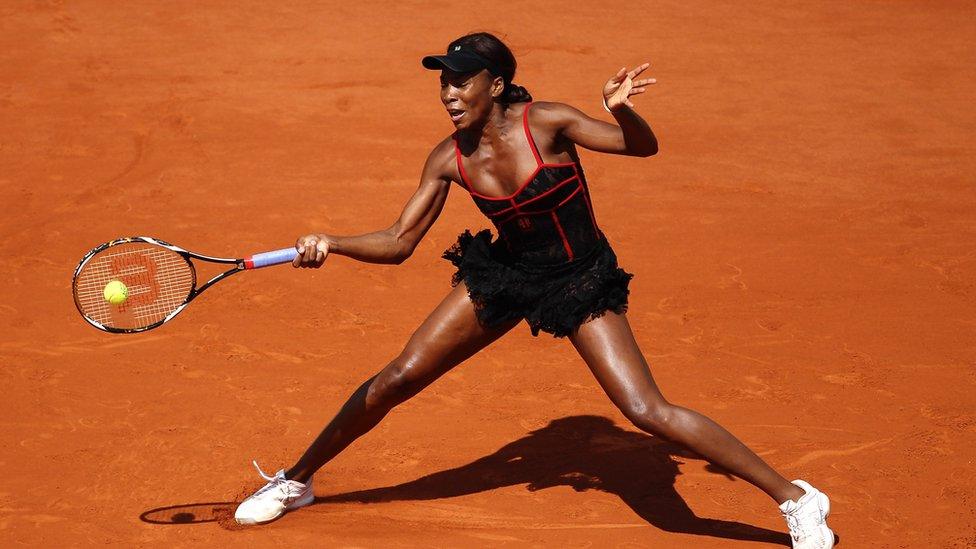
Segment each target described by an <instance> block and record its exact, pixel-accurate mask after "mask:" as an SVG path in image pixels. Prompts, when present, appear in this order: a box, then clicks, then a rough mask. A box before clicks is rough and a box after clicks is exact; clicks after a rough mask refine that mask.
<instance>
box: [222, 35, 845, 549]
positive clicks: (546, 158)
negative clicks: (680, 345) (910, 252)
mask: <svg viewBox="0 0 976 549" xmlns="http://www.w3.org/2000/svg"><path fill="white" fill-rule="evenodd" d="M423 66H424V67H426V68H428V69H431V70H439V71H440V100H441V103H442V104H443V105H444V108H445V109H446V111H447V114H448V115H449V116H450V118H451V121H452V122H453V124H454V127H455V128H456V131H455V132H454V133H453V134H451V135H450V136H448V137H447V138H445V139H444V140H443V141H441V142H440V143H439V144H438V145H437V146H436V147H434V150H433V151H432V152H431V153H430V156H429V157H428V158H427V162H426V164H425V166H424V170H423V175H422V176H421V180H420V186H419V188H418V189H417V191H416V192H415V193H414V195H413V196H412V197H411V198H410V199H409V201H408V202H407V203H406V205H405V206H404V208H403V211H402V213H401V214H400V217H399V219H397V221H396V222H395V223H394V224H393V225H392V226H390V227H389V228H388V229H384V230H381V231H376V232H372V233H368V234H363V235H359V236H335V235H331V234H310V235H306V236H302V237H300V238H299V239H298V241H297V243H296V249H297V250H298V252H299V255H298V257H297V258H296V259H295V261H294V266H295V267H311V268H317V267H320V266H321V265H322V264H323V262H324V261H325V259H326V257H327V256H328V255H329V254H340V255H345V256H348V257H351V258H353V259H357V260H359V261H365V262H370V263H401V262H403V261H404V260H405V259H407V258H408V257H410V255H411V254H412V253H413V251H414V249H415V248H416V246H417V244H418V243H419V242H420V240H421V239H422V238H423V236H424V234H425V233H426V232H427V230H428V229H430V227H431V225H432V224H433V223H434V221H435V220H436V219H437V217H438V215H439V214H440V212H441V209H442V207H443V206H444V201H445V200H446V199H447V194H448V190H449V189H450V187H451V185H453V184H458V185H460V186H461V187H463V188H464V189H465V190H466V191H467V192H468V193H469V194H470V195H471V197H472V199H473V200H474V201H475V203H476V204H477V206H478V208H479V209H480V210H481V211H482V212H483V213H484V214H485V215H486V216H487V217H488V218H489V219H490V220H491V221H492V224H493V225H494V226H495V229H496V231H497V234H498V237H497V238H496V239H493V238H492V235H491V233H490V232H489V231H488V230H484V231H481V232H479V233H477V234H474V235H472V234H471V233H470V232H468V231H465V232H464V233H463V234H461V235H460V237H459V238H458V241H457V243H456V244H455V245H454V246H453V247H451V248H450V249H449V250H447V252H445V254H444V257H445V258H446V259H448V260H450V261H451V262H452V263H453V264H454V265H455V266H456V267H457V272H456V274H455V275H454V277H453V280H452V283H453V286H454V289H453V291H451V292H450V293H448V295H447V297H446V298H444V300H443V301H442V302H441V303H440V304H439V305H438V306H437V308H435V309H434V311H433V312H432V313H431V314H430V316H428V317H427V319H426V320H425V321H424V322H423V323H422V324H421V325H420V327H419V328H418V329H417V330H416V331H415V332H414V333H413V335H412V336H411V337H410V340H409V341H408V342H407V344H406V345H405V346H404V348H403V350H402V351H401V352H400V354H399V355H398V356H397V357H396V358H394V359H393V360H391V361H390V363H389V364H387V365H386V366H385V367H384V368H383V369H382V370H380V371H379V373H377V374H376V375H375V376H373V377H371V378H370V379H368V380H366V382H365V383H363V384H362V385H361V386H360V387H359V389H358V390H356V391H355V392H354V393H353V394H352V396H351V397H350V398H349V400H348V401H347V402H346V403H345V405H344V406H343V407H342V409H341V410H340V411H339V413H338V414H337V415H336V416H335V418H333V419H332V421H331V422H330V423H329V424H328V425H326V427H325V429H324V430H323V431H322V433H321V434H320V435H319V436H318V438H316V439H315V441H313V442H312V445H311V446H310V447H309V448H308V449H307V450H306V451H305V454H304V455H303V456H302V457H301V458H300V459H299V460H298V461H297V462H296V463H295V464H294V465H293V466H292V467H291V468H289V469H288V470H281V471H278V472H277V474H275V475H274V476H269V475H266V474H265V473H264V472H262V471H261V470H260V468H258V472H259V473H260V474H261V476H262V477H264V478H265V480H267V481H268V482H267V484H266V485H265V486H264V487H263V488H261V489H260V490H258V491H257V492H256V493H255V494H254V495H252V496H251V497H249V498H248V499H247V500H245V501H244V502H243V503H241V504H240V506H239V507H238V508H237V511H236V513H235V517H236V519H237V521H238V522H240V523H242V524H257V523H264V522H268V521H271V520H274V519H276V518H278V517H280V516H281V515H282V514H283V513H285V512H286V511H288V510H292V509H297V508H299V507H302V506H304V505H308V504H310V503H311V502H312V501H313V499H314V496H313V492H312V475H313V474H314V473H315V472H316V471H317V470H318V469H319V468H320V467H322V466H323V465H324V464H326V463H328V462H329V460H331V459H332V458H334V457H335V456H336V455H337V454H338V453H339V452H341V451H342V450H343V449H344V448H346V447H347V446H348V445H349V444H350V443H351V442H352V441H354V440H356V439H357V438H358V437H360V436H361V435H363V434H365V433H367V432H368V431H369V430H370V429H372V428H373V427H374V426H376V425H377V424H378V423H379V422H380V420H381V419H383V417H384V416H386V414H387V413H389V412H390V410H392V409H393V408H394V407H395V406H396V405H398V404H400V403H402V402H404V401H406V400H407V399H409V398H410V397H412V396H414V395H416V394H417V393H418V392H420V391H421V390H422V389H424V388H425V387H427V386H428V385H430V384H431V383H432V382H433V381H434V380H436V379H437V378H439V377H440V376H441V375H443V374H444V373H446V372H447V371H449V370H451V369H452V368H454V367H455V366H457V365H458V364H460V363H461V362H463V361H464V360H465V359H467V358H468V357H470V356H472V355H474V354H475V353H477V352H478V351H480V350H481V349H483V348H485V347H486V346H487V345H489V344H490V343H492V342H493V341H495V340H496V339H498V338H499V337H501V336H502V335H504V334H505V333H506V332H508V331H509V330H511V329H512V328H513V327H514V326H516V325H517V324H518V323H519V322H521V321H523V320H524V321H525V322H526V323H527V324H528V326H529V328H530V329H531V331H532V334H533V335H538V333H539V332H540V331H542V332H547V333H550V334H552V335H553V336H555V337H568V338H569V340H570V342H572V344H573V346H574V347H575V348H576V350H577V351H578V352H579V354H580V356H581V357H582V358H583V360H584V361H585V362H586V364H587V365H588V366H589V368H590V370H591V371H592V372H593V374H594V375H595V376H596V379H597V381H598V382H599V383H600V385H601V386H602V387H603V389H604V391H606V393H607V395H608V396H609V397H610V400H611V401H612V402H613V403H614V404H615V405H616V406H617V407H618V408H619V409H620V411H621V412H623V414H624V415H625V416H626V417H627V418H628V419H629V420H630V421H632V422H633V423H634V425H636V426H637V427H638V428H639V429H641V430H643V431H645V432H648V433H651V434H654V435H656V436H660V437H663V438H666V439H668V440H671V441H674V442H676V443H679V444H681V445H684V446H686V447H687V448H689V449H691V450H692V451H694V452H695V453H697V454H699V455H701V456H703V457H704V458H706V459H707V460H709V461H710V462H712V463H714V464H716V465H719V466H721V467H723V468H724V469H726V470H728V471H730V472H732V473H733V474H735V475H736V476H738V477H740V478H742V479H745V480H746V481H748V482H750V483H752V484H753V485H755V486H756V487H758V488H759V489H760V490H762V491H763V492H765V493H766V494H767V495H769V496H770V497H771V498H772V499H773V500H774V501H775V502H776V503H777V504H778V505H779V509H780V511H781V513H782V514H783V516H784V517H785V518H786V522H787V525H788V527H789V530H790V534H791V535H792V538H793V547H796V548H800V547H802V548H807V549H812V548H817V549H826V548H830V547H832V546H833V544H834V535H833V533H832V532H831V530H830V528H828V526H827V524H826V518H827V515H828V513H829V510H830V504H829V500H828V498H827V496H826V495H825V494H824V493H822V492H820V491H819V490H817V489H816V488H814V487H813V486H811V485H810V484H808V483H807V482H804V481H802V480H794V481H793V482H789V481H787V480H786V479H785V478H783V476H782V475H780V474H779V473H777V472H776V471H775V470H773V468H772V467H770V466H769V465H768V464H767V463H766V462H764V461H763V460H762V459H761V458H760V457H759V456H757V455H756V454H755V453H754V452H753V451H751V450H750V449H749V448H747V447H746V446H745V445H744V444H743V443H742V442H740V441H739V440H738V439H736V438H735V437H734V436H733V435H732V434H731V433H729V432H728V431H726V430H725V429H723V428H722V427H721V426H720V425H718V424H717V423H715V422H714V421H712V420H711V419H709V418H707V417H705V416H703V415H701V414H699V413H698V412H695V411H692V410H689V409H687V408H682V407H680V406H676V405H674V404H671V403H670V402H668V401H667V400H665V398H664V396H663V395H662V394H661V391H660V390H659V389H658V387H657V385H656V384H655V383H654V379H653V378H652V377H651V372H650V369H649V368H648V365H647V362H646V361H645V359H644V356H643V355H642V354H641V350H640V349H639V348H638V345H637V342H636V341H635V339H634V334H633V333H632V331H631V328H630V325H629V324H628V321H627V316H626V314H625V313H626V308H627V295H628V289H627V287H628V283H629V282H630V279H631V276H632V275H630V274H629V273H627V272H626V271H624V270H623V269H621V268H620V267H619V266H618V265H617V258H616V256H615V255H614V252H613V249H612V248H611V246H610V243H609V242H608V241H607V238H606V236H605V235H604V234H603V232H602V231H601V230H600V227H599V225H598V224H597V220H596V217H595V216H594V214H593V207H592V202H591V200H590V194H589V191H588V189H587V182H586V178H585V176H584V174H583V169H582V167H581V166H580V160H579V156H578V154H577V147H583V148H585V149H589V150H593V151H598V152H604V153H611V154H623V155H630V156H641V157H648V156H651V155H653V154H655V153H656V152H657V150H658V144H657V139H656V138H655V136H654V133H653V132H652V131H651V128H650V127H649V126H648V124H647V122H645V121H644V119H643V118H641V117H640V115H638V114H637V112H635V110H634V104H633V103H632V98H633V97H634V96H636V95H639V94H642V93H644V92H645V90H646V89H647V87H648V86H650V85H652V84H654V82H655V81H654V79H651V78H639V77H640V75H641V74H642V73H643V72H644V71H645V70H646V69H647V68H648V65H647V64H643V65H640V66H639V67H636V68H634V69H633V70H630V71H627V70H626V69H620V70H619V71H618V72H617V73H616V74H615V75H614V76H613V77H611V78H610V80H608V81H607V83H606V84H605V85H604V87H603V100H604V107H605V108H606V109H607V110H608V111H609V112H610V113H611V114H612V116H613V118H614V120H615V121H616V124H610V123H607V122H602V121H600V120H596V119H593V118H590V117H589V116H587V115H585V114H583V113H582V112H580V111H579V110H577V109H575V108H573V107H570V106H568V105H564V104H560V103H548V102H547V103H543V102H539V103H533V102H532V98H531V96H530V95H529V92H528V91H526V89H525V88H523V87H521V86H517V85H515V84H513V83H512V78H513V77H514V75H515V67H516V62H515V57H514V56H513V55H512V52H511V51H510V50H509V49H508V47H506V46H505V45H504V44H503V43H502V42H501V41H500V40H499V39H498V38H496V37H494V36H492V35H490V34H487V33H476V34H470V35H467V36H463V37H461V38H458V39H457V40H455V41H453V42H451V44H450V45H449V46H448V48H447V53H446V54H445V55H434V56H428V57H425V58H424V59H423ZM255 466H257V463H255Z"/></svg>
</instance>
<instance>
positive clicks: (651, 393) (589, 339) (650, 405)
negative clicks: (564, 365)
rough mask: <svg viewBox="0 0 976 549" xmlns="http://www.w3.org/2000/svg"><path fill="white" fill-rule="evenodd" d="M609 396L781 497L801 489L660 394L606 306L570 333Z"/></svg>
mask: <svg viewBox="0 0 976 549" xmlns="http://www.w3.org/2000/svg"><path fill="white" fill-rule="evenodd" d="M570 340H571V341H572V342H573V345H574V346H575V347H576V350H577V351H579V354H580V356H581V357H583V360H585V361H586V364H587V366H589V367H590V370H591V371H592V372H593V375H594V376H596V379H597V381H598V382H599V383H600V386H602V387H603V390H604V391H606V392H607V395H608V396H609V397H610V400H612V401H613V403H614V404H616V405H617V407H618V408H620V411H622V412H623V413H624V415H625V416H627V419H629V420H630V421H632V422H633V423H634V425H636V426H637V427H638V428H640V429H641V430H643V431H646V432H648V433H651V434H654V435H658V436H661V437H663V438H666V439H669V440H672V441H674V442H677V443H679V444H682V445H684V446H685V447H687V448H689V449H691V450H692V451H694V452H696V453H697V454H699V455H701V456H702V457H704V458H705V459H707V460H708V461H710V462H712V463H714V464H716V465H719V466H721V467H724V468H725V469H727V470H728V471H730V472H731V473H732V474H734V475H736V476H738V477H740V478H742V479H745V480H746V481H748V482H750V483H752V484H754V485H755V486H757V487H758V488H759V489H760V490H762V491H763V492H766V493H767V494H769V496H770V497H772V498H773V499H775V500H776V503H782V502H784V501H786V500H790V499H792V500H797V499H799V498H800V497H801V496H803V494H804V492H803V490H802V489H800V488H799V487H798V486H795V485H793V484H791V483H790V482H788V481H787V480H786V479H785V478H783V477H782V476H781V475H780V474H779V473H777V472H776V471H775V470H773V468H772V467H770V466H769V465H768V464H767V463H766V462H765V461H763V460H762V458H760V457H759V456H757V455H756V454H755V453H754V452H753V451H752V450H750V449H749V448H747V447H746V446H745V445H744V444H742V443H741V442H739V440H738V439H737V438H735V437H734V436H733V435H732V434H731V433H729V432H728V431H726V430H725V429H723V428H722V427H721V426H720V425H719V424H717V423H715V422H714V421H712V420H711V419H708V418H707V417H705V416H703V415H701V414H699V413H698V412H695V411H693V410H689V409H687V408H682V407H680V406H675V405H673V404H671V403H669V402H668V401H666V400H665V399H664V396H663V395H662V394H661V391H660V390H659V389H658V388H657V385H656V384H655V383H654V378H652V377H651V371H650V368H648V366H647V362H646V361H645V360H644V356H643V355H642V354H641V351H640V348H639V347H638V346H637V341H636V340H634V334H633V332H632V331H631V329H630V324H629V323H628V322H627V317H626V316H624V315H619V314H615V313H613V312H607V313H606V314H605V315H604V316H602V317H600V318H597V319H594V320H592V321H590V322H587V323H586V324H583V325H582V326H580V327H579V329H578V330H577V331H576V332H575V333H574V334H572V335H571V336H570Z"/></svg>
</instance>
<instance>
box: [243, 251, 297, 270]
mask: <svg viewBox="0 0 976 549" xmlns="http://www.w3.org/2000/svg"><path fill="white" fill-rule="evenodd" d="M297 255H298V252H297V251H295V248H282V249H280V250H275V251H273V252H264V253H260V254H254V255H252V256H249V257H245V258H244V268H245V269H260V268H261V267H270V266H271V265H281V264H282V263H291V261H292V260H293V259H295V256H297Z"/></svg>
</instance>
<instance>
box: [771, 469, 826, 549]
mask: <svg viewBox="0 0 976 549" xmlns="http://www.w3.org/2000/svg"><path fill="white" fill-rule="evenodd" d="M793 484H795V485H797V486H799V487H800V488H802V489H803V491H804V492H806V493H805V494H803V496H802V497H800V499H799V500H797V501H793V500H787V501H785V502H783V504H782V505H780V506H779V510H780V512H781V513H782V514H783V518H785V519H786V524H787V526H789V527H790V537H791V538H793V549H831V548H832V547H833V546H834V532H833V531H831V529H830V528H829V527H827V515H829V514H830V499H828V498H827V494H824V493H823V492H821V491H820V490H817V489H816V488H814V487H813V486H810V485H809V484H808V483H806V482H804V481H802V480H794V481H793Z"/></svg>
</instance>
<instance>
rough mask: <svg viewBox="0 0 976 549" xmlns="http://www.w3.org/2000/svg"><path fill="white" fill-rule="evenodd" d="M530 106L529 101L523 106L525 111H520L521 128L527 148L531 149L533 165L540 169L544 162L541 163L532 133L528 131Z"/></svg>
mask: <svg viewBox="0 0 976 549" xmlns="http://www.w3.org/2000/svg"><path fill="white" fill-rule="evenodd" d="M531 106H532V102H531V101H530V102H529V103H528V104H527V105H525V110H523V111H522V128H524V129H525V137H526V139H528V140H529V148H531V149H532V154H533V155H535V163H536V164H538V165H539V166H540V167H541V166H544V165H545V162H543V161H542V156H541V155H540V154H539V149H537V148H536V146H535V139H532V131H531V130H529V107H531ZM536 171H538V170H536Z"/></svg>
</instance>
